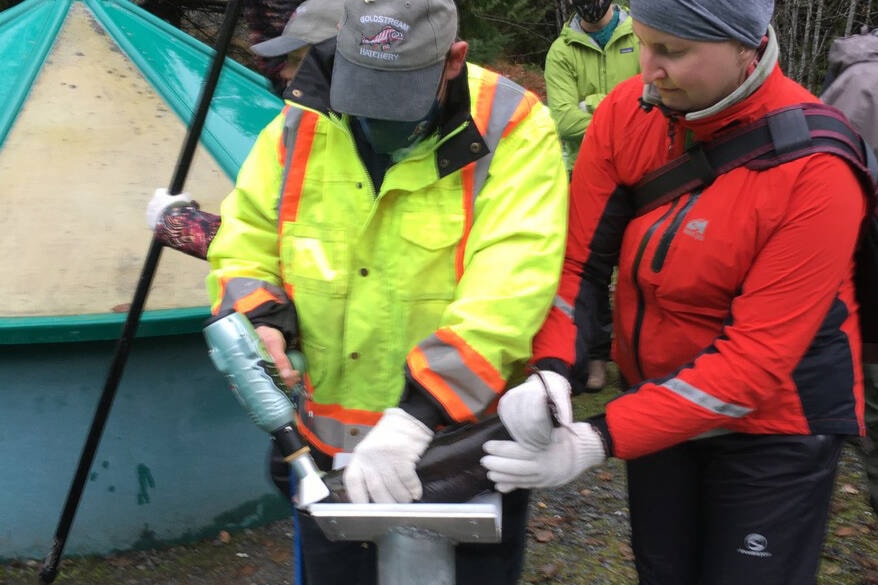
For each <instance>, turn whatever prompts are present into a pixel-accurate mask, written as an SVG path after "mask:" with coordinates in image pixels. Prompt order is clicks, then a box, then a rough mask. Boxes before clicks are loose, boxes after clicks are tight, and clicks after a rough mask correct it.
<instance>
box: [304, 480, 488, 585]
mask: <svg viewBox="0 0 878 585" xmlns="http://www.w3.org/2000/svg"><path fill="white" fill-rule="evenodd" d="M308 513H309V514H310V515H311V516H312V517H313V518H314V519H315V520H316V521H317V524H318V525H319V526H320V528H321V530H323V533H324V534H325V535H326V538H328V539H330V540H367V541H370V542H374V543H375V545H376V546H377V548H378V583H380V585H454V582H455V577H454V547H455V545H456V544H457V543H459V542H485V543H488V542H499V540H500V537H501V528H500V526H501V519H502V509H501V500H500V494H496V493H491V494H487V495H484V496H479V497H477V498H474V499H473V500H470V501H469V502H467V503H464V504H312V505H311V506H309V507H308Z"/></svg>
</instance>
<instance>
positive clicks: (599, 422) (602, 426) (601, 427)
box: [585, 414, 615, 457]
mask: <svg viewBox="0 0 878 585" xmlns="http://www.w3.org/2000/svg"><path fill="white" fill-rule="evenodd" d="M585 422H587V423H588V424H590V425H591V426H593V427H594V430H595V431H597V433H598V435H600V437H601V441H603V443H604V452H605V453H606V454H607V457H615V451H614V450H613V437H612V436H611V435H610V427H608V426H607V415H606V414H598V415H595V416H592V417H589V418H587V419H585Z"/></svg>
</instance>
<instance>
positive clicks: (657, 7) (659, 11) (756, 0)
mask: <svg viewBox="0 0 878 585" xmlns="http://www.w3.org/2000/svg"><path fill="white" fill-rule="evenodd" d="M773 12H774V0H734V1H732V0H631V16H632V18H634V20H637V21H639V22H641V23H643V24H645V25H646V26H649V27H652V28H654V29H657V30H660V31H662V32H666V33H668V34H672V35H674V36H675V37H680V38H682V39H689V40H693V41H728V40H736V41H740V42H742V43H743V44H745V45H747V46H748V47H758V46H759V45H760V43H761V42H762V37H763V36H764V35H765V33H766V31H767V30H768V23H769V21H770V20H771V15H772V13H773Z"/></svg>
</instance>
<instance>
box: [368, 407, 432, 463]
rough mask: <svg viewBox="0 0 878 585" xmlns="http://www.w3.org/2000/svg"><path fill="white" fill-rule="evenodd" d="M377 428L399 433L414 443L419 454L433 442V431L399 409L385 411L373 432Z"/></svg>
mask: <svg viewBox="0 0 878 585" xmlns="http://www.w3.org/2000/svg"><path fill="white" fill-rule="evenodd" d="M378 427H384V428H387V427H393V429H394V431H396V432H397V433H400V434H401V435H403V436H404V437H406V439H408V440H409V441H411V442H412V443H414V445H415V446H417V447H419V449H418V452H419V453H423V451H424V450H425V449H426V448H427V445H429V444H430V441H432V440H433V431H431V430H430V429H429V428H427V425H425V424H424V423H422V422H421V421H419V420H418V419H416V418H415V417H413V416H412V415H410V414H409V413H407V412H406V411H404V410H403V409H401V408H388V409H387V410H385V411H384V416H382V417H381V420H379V421H378V424H377V425H376V426H375V429H373V431H374V430H377V429H378ZM367 437H368V435H367Z"/></svg>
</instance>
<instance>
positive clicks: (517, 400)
mask: <svg viewBox="0 0 878 585" xmlns="http://www.w3.org/2000/svg"><path fill="white" fill-rule="evenodd" d="M553 413H554V415H553ZM497 414H499V415H500V420H501V421H503V426H504V427H506V430H507V431H509V434H510V435H511V436H512V438H513V439H515V440H516V441H517V442H519V443H520V444H521V445H522V446H523V447H527V448H529V449H536V450H539V449H545V448H546V447H548V446H549V443H551V441H552V429H553V428H554V426H555V424H560V425H567V424H570V423H572V422H573V406H572V405H571V404H570V383H569V382H568V381H567V379H566V378H565V377H564V376H562V375H561V374H556V373H555V372H551V371H540V372H536V373H534V374H531V375H530V376H528V378H527V380H525V381H524V382H523V383H521V384H519V385H518V386H516V387H515V388H512V389H511V390H509V391H508V392H506V393H505V394H503V396H501V397H500V403H499V404H498V405H497ZM553 416H554V418H555V419H556V420H552V419H553Z"/></svg>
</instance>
